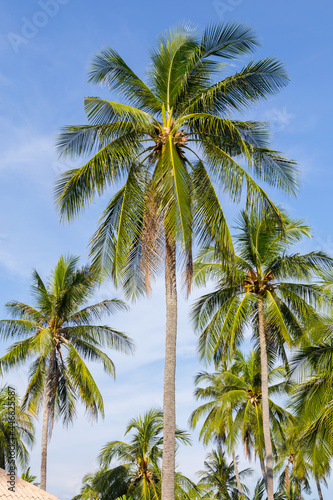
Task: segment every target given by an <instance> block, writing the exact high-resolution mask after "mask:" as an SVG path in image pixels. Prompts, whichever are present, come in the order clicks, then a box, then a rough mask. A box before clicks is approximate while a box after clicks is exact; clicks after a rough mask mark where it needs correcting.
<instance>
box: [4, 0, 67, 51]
mask: <svg viewBox="0 0 333 500" xmlns="http://www.w3.org/2000/svg"><path fill="white" fill-rule="evenodd" d="M69 2H70V0H39V2H38V5H39V7H40V10H37V11H36V12H35V13H34V14H33V15H32V17H30V18H28V17H22V18H21V21H22V26H21V30H20V33H14V32H12V31H10V32H9V33H7V40H8V41H9V43H10V45H11V47H12V49H13V50H14V52H16V53H17V52H18V51H19V50H20V48H21V47H22V46H24V45H26V44H27V43H28V42H29V41H30V40H31V39H32V38H34V37H35V36H36V35H37V33H38V31H39V30H40V29H41V28H44V27H45V26H46V25H47V24H48V23H49V21H50V19H52V18H53V17H55V16H56V15H57V14H58V12H59V9H60V7H61V6H62V5H66V4H68V3H69Z"/></svg>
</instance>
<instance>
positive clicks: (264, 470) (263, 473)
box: [260, 457, 267, 490]
mask: <svg viewBox="0 0 333 500" xmlns="http://www.w3.org/2000/svg"><path fill="white" fill-rule="evenodd" d="M260 467H261V473H262V477H263V480H264V483H265V488H266V490H267V474H266V467H265V462H264V459H263V458H262V457H260Z"/></svg>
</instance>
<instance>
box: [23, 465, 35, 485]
mask: <svg viewBox="0 0 333 500" xmlns="http://www.w3.org/2000/svg"><path fill="white" fill-rule="evenodd" d="M21 478H22V479H23V480H24V481H26V482H27V483H31V484H34V485H35V486H38V487H39V483H37V482H36V479H37V476H34V475H33V474H31V472H30V467H28V468H27V470H26V471H25V472H22V474H21Z"/></svg>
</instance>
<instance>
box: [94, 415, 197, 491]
mask: <svg viewBox="0 0 333 500" xmlns="http://www.w3.org/2000/svg"><path fill="white" fill-rule="evenodd" d="M128 433H132V438H131V440H130V442H129V443H126V442H123V441H111V442H109V443H107V444H106V445H105V446H104V447H103V448H102V450H101V453H100V455H99V459H100V465H101V467H102V468H103V470H104V471H105V472H104V473H103V474H101V476H100V478H99V480H98V482H97V483H96V484H97V485H100V489H101V490H102V491H103V495H104V496H105V497H106V498H108V499H110V500H111V499H113V498H117V497H118V496H119V495H121V494H126V495H132V496H133V498H135V499H144V500H147V499H151V498H154V499H158V498H160V490H161V484H160V483H161V473H160V462H161V457H162V447H163V412H162V411H161V410H158V409H152V410H150V411H148V412H146V413H145V414H144V415H143V417H141V416H140V417H138V418H133V419H132V420H130V422H129V424H128V426H127V427H126V430H125V435H127V434H128ZM176 439H177V442H179V443H185V444H189V443H190V440H189V437H188V434H187V433H186V432H184V431H181V430H179V429H176ZM114 461H117V462H118V464H117V465H116V466H115V467H111V468H110V465H112V464H113V462H114ZM176 477H177V475H176ZM177 479H178V480H177V483H178V489H179V490H181V489H182V486H184V484H185V483H186V484H189V485H190V486H192V484H191V483H190V481H188V480H187V479H186V478H184V476H182V475H181V474H178V477H177ZM103 495H102V497H103V498H104V496H103ZM176 496H177V495H176Z"/></svg>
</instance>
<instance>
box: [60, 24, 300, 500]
mask: <svg viewBox="0 0 333 500" xmlns="http://www.w3.org/2000/svg"><path fill="white" fill-rule="evenodd" d="M257 46H258V41H257V38H256V36H255V34H254V32H253V31H252V30H251V29H249V28H248V27H246V26H244V25H237V24H216V25H211V26H208V27H207V28H206V29H205V30H204V31H203V34H202V36H200V35H199V34H198V33H197V32H196V31H195V30H193V29H192V28H191V27H190V26H188V25H185V26H183V27H181V28H179V29H177V30H173V31H170V32H169V33H167V34H165V35H163V36H162V37H160V38H159V42H158V45H157V46H156V48H155V49H153V51H152V52H151V67H150V69H149V72H148V79H147V81H148V83H145V82H144V81H143V80H141V79H140V78H139V77H138V76H137V75H136V74H135V73H134V72H133V71H132V70H131V69H130V68H129V67H128V66H127V64H126V63H125V62H124V60H123V59H122V58H121V57H120V55H119V54H118V53H116V52H115V51H114V50H113V49H111V48H105V49H104V50H102V51H101V52H100V53H98V54H97V55H96V57H95V59H94V61H93V64H92V67H91V73H90V81H91V82H93V83H100V84H102V85H105V86H106V87H108V88H109V89H110V90H111V91H117V92H118V94H119V96H120V98H122V99H124V100H125V101H126V104H121V103H118V102H114V101H110V100H106V99H100V98H98V97H88V98H86V99H85V101H84V107H85V111H86V112H87V116H88V120H89V124H88V125H80V126H68V127H65V128H64V129H63V133H62V134H61V136H60V139H59V151H60V154H62V155H71V156H76V155H90V154H93V156H92V158H91V159H90V160H88V161H87V163H86V164H85V165H84V166H82V167H81V168H77V169H73V170H70V171H68V172H65V173H64V174H63V175H62V177H61V178H60V180H59V182H58V184H57V188H56V196H57V199H58V205H59V210H60V214H61V217H65V218H67V219H68V220H72V219H73V218H75V217H76V216H78V215H79V213H80V212H81V211H82V209H83V208H84V207H85V206H86V205H88V204H89V203H90V202H91V201H92V200H93V198H94V197H95V196H96V195H97V194H99V195H100V194H102V193H103V192H104V191H105V190H106V189H107V188H108V187H109V186H110V185H111V186H113V185H115V184H117V183H118V184H119V183H123V185H122V187H121V188H120V190H119V191H118V192H117V193H116V194H115V195H113V197H112V198H111V200H110V202H109V204H108V205H107V207H106V208H105V211H104V212H103V214H102V217H101V219H100V221H99V225H98V229H97V231H96V233H95V234H94V236H93V237H92V240H91V255H92V257H93V264H94V266H95V267H96V268H97V269H102V270H103V271H104V272H105V273H107V274H108V275H109V276H111V277H112V278H113V280H114V282H115V283H116V284H118V283H122V284H123V286H124V287H125V290H126V292H127V293H128V295H129V296H135V295H137V294H139V293H144V292H148V291H149V290H150V278H151V277H152V276H153V275H154V274H155V272H157V271H158V270H159V268H160V264H161V262H162V260H163V258H164V267H165V288H166V318H167V321H166V354H165V375H164V401H163V408H164V417H165V418H164V426H165V429H164V436H165V440H164V450H163V467H162V478H163V479H162V482H163V487H162V497H163V499H164V500H170V499H172V498H174V471H175V369H176V336H177V286H176V260H177V261H178V257H177V259H176V255H177V249H178V255H180V256H182V257H185V258H184V259H182V260H183V261H184V262H185V266H184V267H185V270H186V281H187V285H188V290H189V288H190V284H191V275H192V244H193V241H194V238H195V237H196V238H197V239H198V242H199V243H200V244H206V245H207V244H211V243H212V241H213V240H214V241H216V246H217V247H218V248H226V249H229V251H230V252H232V250H233V249H232V241H231V238H230V233H229V230H228V227H227V224H226V220H225V216H224V213H223V210H222V207H221V204H220V201H219V198H218V194H217V191H216V187H218V188H219V190H220V191H221V192H222V191H223V192H224V193H227V194H228V195H229V196H230V198H231V199H232V200H233V201H240V198H241V195H242V193H243V192H244V193H245V194H246V200H247V205H252V204H254V203H257V202H261V203H264V204H268V205H271V206H273V204H272V203H271V202H270V200H269V199H268V197H267V196H266V194H265V193H264V191H263V190H262V188H261V187H259V186H258V184H257V183H256V182H255V181H254V179H253V177H252V176H251V175H250V173H249V172H248V171H247V170H246V165H247V166H248V167H249V168H248V170H249V171H250V172H253V173H254V174H255V176H256V177H257V178H258V179H259V180H263V181H265V182H267V183H268V184H270V185H272V186H275V187H277V188H279V189H282V190H284V191H286V192H292V193H294V192H295V190H296V188H297V174H296V171H295V164H294V163H293V162H292V161H290V160H287V159H285V158H283V157H282V156H281V154H280V153H278V152H276V151H273V150H270V149H269V141H268V135H267V129H266V125H265V124H263V123H258V122H250V121H246V122H245V121H240V120H237V119H236V120H232V119H231V113H232V112H239V111H241V110H243V109H246V108H247V107H249V106H250V105H252V104H253V103H255V102H256V101H259V100H261V99H264V98H267V97H268V96H270V95H272V94H275V93H276V92H278V91H279V90H280V89H281V88H282V87H284V86H285V85H286V84H287V82H288V77H287V74H286V71H285V69H284V67H283V65H282V64H281V63H280V62H278V61H277V60H275V59H271V58H267V59H264V60H260V61H256V62H253V61H252V62H249V63H248V64H246V65H245V66H243V67H242V68H241V69H239V71H237V72H236V73H234V74H228V73H227V72H226V68H227V64H226V63H228V62H229V61H230V60H233V61H237V60H239V59H240V58H241V57H243V56H245V55H246V54H249V53H251V52H253V51H254V49H255V48H256V47H257ZM219 70H222V71H223V73H224V74H223V78H222V79H220V80H219V79H218V78H217V75H218V72H219ZM244 165H245V166H244ZM214 183H216V186H214Z"/></svg>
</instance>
